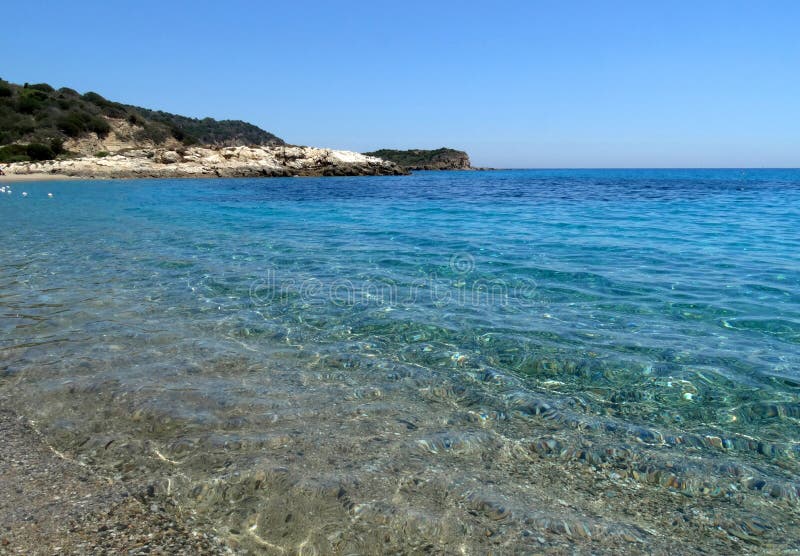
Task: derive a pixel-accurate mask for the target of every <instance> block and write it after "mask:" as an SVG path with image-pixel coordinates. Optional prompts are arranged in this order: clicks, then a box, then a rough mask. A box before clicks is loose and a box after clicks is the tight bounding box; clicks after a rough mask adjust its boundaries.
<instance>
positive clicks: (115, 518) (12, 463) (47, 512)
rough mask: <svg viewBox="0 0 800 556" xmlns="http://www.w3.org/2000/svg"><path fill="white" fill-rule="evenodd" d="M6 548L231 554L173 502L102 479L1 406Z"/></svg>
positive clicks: (0, 529) (1, 527) (1, 529)
mask: <svg viewBox="0 0 800 556" xmlns="http://www.w3.org/2000/svg"><path fill="white" fill-rule="evenodd" d="M0 439H2V446H3V448H2V450H0V554H2V555H6V554H112V553H126V554H184V553H191V554H225V553H227V552H226V550H225V549H224V547H223V546H222V545H221V544H220V543H219V541H217V540H216V539H215V538H214V537H212V536H211V535H207V534H205V533H203V532H200V531H197V530H195V529H194V528H193V527H192V526H191V523H189V522H188V521H187V519H186V517H185V516H180V515H179V512H178V511H177V508H176V507H174V506H173V505H172V504H171V502H170V501H169V500H164V499H158V498H156V497H154V496H153V493H152V489H148V488H147V486H146V485H142V486H141V488H140V489H139V490H129V487H128V486H126V485H123V484H121V483H119V482H117V481H113V480H110V479H107V478H105V477H101V476H99V475H97V474H96V473H94V472H93V471H91V470H90V469H88V468H87V467H85V466H82V465H80V464H79V463H77V462H74V461H71V460H68V459H65V458H64V457H61V456H60V455H59V454H57V453H56V452H55V451H54V450H53V449H51V448H49V447H48V446H47V445H46V444H45V443H44V441H43V440H42V439H41V437H40V436H39V435H38V434H37V433H36V431H35V430H33V429H32V428H31V426H30V425H29V424H27V423H25V422H24V421H23V420H22V419H20V418H19V417H18V416H17V415H15V414H14V413H12V412H10V411H7V410H0Z"/></svg>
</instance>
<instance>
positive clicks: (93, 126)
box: [86, 116, 111, 138]
mask: <svg viewBox="0 0 800 556" xmlns="http://www.w3.org/2000/svg"><path fill="white" fill-rule="evenodd" d="M86 129H88V130H89V131H94V132H95V133H96V134H97V136H98V137H101V138H102V137H106V136H107V135H108V134H109V132H110V131H111V126H110V125H109V124H108V122H107V121H105V120H104V119H103V118H101V117H100V116H95V117H94V118H92V119H91V120H89V122H88V123H87V124H86Z"/></svg>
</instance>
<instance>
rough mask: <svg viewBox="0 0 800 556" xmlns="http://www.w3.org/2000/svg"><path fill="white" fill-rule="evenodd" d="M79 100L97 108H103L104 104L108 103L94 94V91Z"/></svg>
mask: <svg viewBox="0 0 800 556" xmlns="http://www.w3.org/2000/svg"><path fill="white" fill-rule="evenodd" d="M81 98H82V99H83V100H85V101H86V102H91V103H92V104H96V105H98V106H104V105H105V104H107V103H108V101H107V100H106V99H105V98H103V97H102V96H101V95H99V94H97V93H95V92H94V91H89V92H88V93H85V94H84V95H83V96H82V97H81Z"/></svg>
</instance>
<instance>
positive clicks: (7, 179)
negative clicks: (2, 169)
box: [0, 174, 79, 186]
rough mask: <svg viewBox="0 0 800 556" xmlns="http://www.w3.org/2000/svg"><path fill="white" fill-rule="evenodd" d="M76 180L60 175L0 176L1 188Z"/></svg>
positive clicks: (72, 177)
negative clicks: (18, 184) (10, 185)
mask: <svg viewBox="0 0 800 556" xmlns="http://www.w3.org/2000/svg"><path fill="white" fill-rule="evenodd" d="M76 179H79V178H76V177H74V176H62V175H58V174H4V175H2V176H0V186H1V185H4V184H8V183H23V182H29V181H68V180H76Z"/></svg>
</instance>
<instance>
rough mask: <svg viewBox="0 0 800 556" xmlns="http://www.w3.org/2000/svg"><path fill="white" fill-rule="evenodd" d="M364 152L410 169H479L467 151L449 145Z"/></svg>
mask: <svg viewBox="0 0 800 556" xmlns="http://www.w3.org/2000/svg"><path fill="white" fill-rule="evenodd" d="M364 154H365V155H367V156H377V157H378V158H382V159H383V160H388V161H390V162H394V163H395V164H397V165H398V166H400V167H402V168H403V169H405V170H408V171H416V170H477V168H473V167H472V163H471V162H470V160H469V155H468V154H467V153H466V152H464V151H457V150H455V149H449V148H447V147H442V148H440V149H435V150H424V149H411V150H407V151H400V150H395V149H380V150H377V151H372V152H368V153H364Z"/></svg>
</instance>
